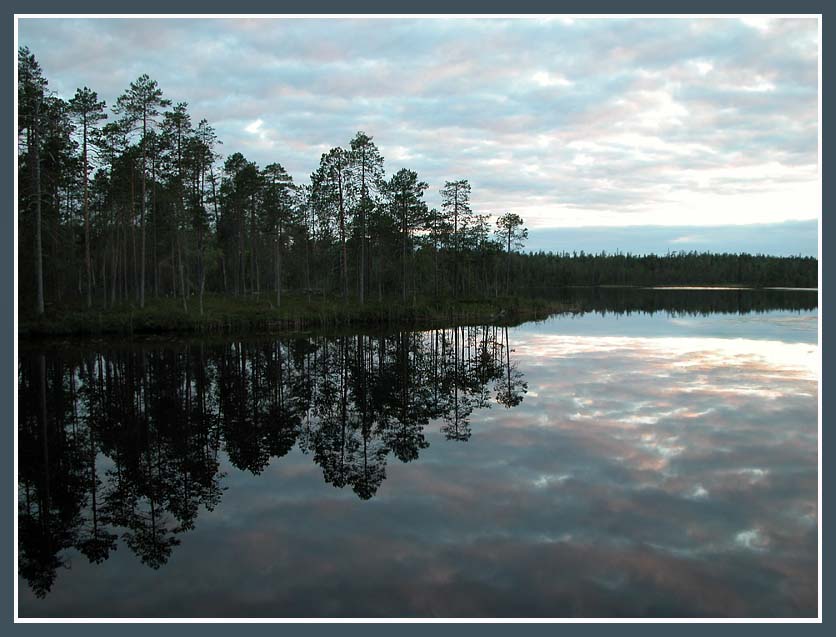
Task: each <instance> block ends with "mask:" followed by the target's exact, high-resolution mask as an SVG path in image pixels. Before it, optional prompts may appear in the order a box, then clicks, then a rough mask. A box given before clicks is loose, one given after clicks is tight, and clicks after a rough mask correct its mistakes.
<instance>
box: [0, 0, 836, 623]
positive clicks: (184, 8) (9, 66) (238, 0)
mask: <svg viewBox="0 0 836 637" xmlns="http://www.w3.org/2000/svg"><path fill="white" fill-rule="evenodd" d="M827 4H828V3H827V2H825V1H824V0H790V1H788V0H760V1H754V0H702V1H694V0H681V1H676V2H674V1H663V0H633V1H632V2H630V1H627V0H620V1H619V0H560V1H557V2H549V1H548V0H516V1H515V2H513V3H510V2H502V1H500V0H481V1H479V0H424V1H423V2H415V1H413V2H409V3H400V2H394V1H393V0H388V1H386V0H355V1H354V2H339V1H337V0H306V1H305V2H302V3H292V2H267V1H258V0H235V1H234V2H230V1H228V0H201V1H199V2H197V1H186V0H144V1H142V2H140V1H138V0H119V1H110V2H108V1H106V0H75V1H73V2H67V1H66V0H64V1H62V0H29V1H28V2H27V1H23V0H12V1H11V2H5V1H4V2H3V5H4V6H3V8H4V11H3V15H2V31H0V33H2V36H0V40H1V41H3V42H5V47H6V51H8V52H9V54H10V57H9V58H5V60H4V63H3V66H2V68H0V76H1V77H2V86H3V88H4V94H5V95H4V99H3V101H2V102H0V107H2V121H3V124H4V125H3V129H2V132H0V139H2V147H3V148H4V149H5V151H4V152H2V153H0V162H2V163H0V166H2V171H0V178H1V179H2V182H0V186H1V188H0V193H3V200H4V202H5V210H4V211H3V212H2V213H0V294H1V295H2V299H3V303H2V305H0V355H2V356H0V358H2V365H0V476H1V477H0V485H2V486H0V518H2V521H0V631H2V632H3V633H4V634H6V631H7V630H12V631H14V634H27V635H37V634H46V633H59V632H60V634H62V635H69V636H70V637H73V636H75V635H85V636H87V635H93V634H96V635H107V634H111V633H112V632H113V631H114V629H116V630H118V632H119V633H120V637H121V636H122V635H125V636H128V635H148V634H149V633H153V634H154V635H155V636H156V635H157V634H159V632H160V631H164V632H170V633H178V634H193V635H200V636H201V637H203V636H206V635H218V636H220V635H225V634H226V633H227V632H228V631H229V630H230V628H229V627H228V626H227V625H225V624H220V623H204V624H166V625H160V624H155V625H150V624H145V625H143V624H138V625H129V624H122V625H120V626H118V627H115V626H113V625H112V624H13V618H14V611H15V609H14V582H15V580H16V579H17V573H16V572H15V571H14V561H13V555H14V552H15V551H16V547H15V546H14V529H13V527H14V508H13V507H15V506H17V504H16V502H15V501H14V498H13V493H14V428H15V427H16V426H17V423H16V422H15V421H14V392H16V390H17V385H16V376H17V374H16V367H17V361H16V360H14V339H15V328H14V241H15V236H14V210H15V201H14V184H13V180H14V167H13V163H12V162H13V161H15V160H16V155H13V154H12V153H11V149H12V148H13V145H14V137H13V135H14V133H13V132H12V131H13V125H14V122H13V121H12V120H13V119H14V93H13V91H14V90H15V87H14V71H13V64H14V60H15V59H16V57H17V51H16V50H15V49H14V15H15V14H16V13H17V14H22V13H28V14H35V13H73V14H84V13H113V14H118V13H238V14H240V13H393V14H396V13H584V14H589V13H630V14H641V13H665V14H670V13H693V14H713V13H716V14H722V13H791V14H821V15H822V40H821V41H822V59H821V68H822V83H821V103H822V113H821V115H822V117H821V121H820V123H819V126H820V130H821V133H822V140H821V141H822V146H821V151H822V155H821V156H822V163H821V166H822V215H821V217H822V224H821V233H822V234H821V245H822V249H821V250H820V251H819V260H820V263H821V271H822V275H821V280H820V281H819V288H820V290H822V295H821V296H822V301H821V303H820V306H819V313H820V316H821V317H822V338H821V339H820V341H819V343H820V346H822V347H824V342H825V339H824V338H823V336H824V334H823V333H824V331H825V329H826V328H828V327H830V324H831V323H836V320H830V316H829V314H830V312H829V310H830V307H831V305H830V303H829V302H828V301H827V299H828V298H829V295H828V294H826V293H827V292H828V289H827V288H828V287H833V286H832V283H831V282H832V281H833V279H831V278H830V276H829V274H830V271H831V270H833V269H834V268H833V267H831V265H830V262H829V261H828V260H827V259H825V250H824V248H825V247H826V246H828V245H830V244H831V239H832V238H833V237H834V234H836V231H834V230H833V228H834V227H836V226H833V225H831V224H829V223H825V221H826V219H825V212H824V211H825V203H824V202H825V201H826V200H827V194H828V193H829V192H832V190H833V187H832V185H831V182H829V181H828V179H827V173H826V172H825V170H824V166H826V165H827V164H826V153H825V148H826V147H827V146H828V144H827V142H828V140H830V141H832V140H833V128H824V127H823V120H824V113H825V112H826V111H825V110H824V107H825V105H826V104H832V100H831V99H830V98H831V96H832V93H833V83H832V79H833V73H832V72H830V69H832V68H833V67H832V66H831V65H829V64H827V62H832V61H833V55H832V54H831V53H830V49H829V48H828V47H827V46H826V44H827V43H828V42H834V41H836V40H835V39H834V37H828V34H830V35H831V36H833V33H834V29H833V28H832V22H830V21H829V20H828V16H827V15H826V11H825V8H826V5H827ZM829 4H830V5H831V7H833V6H836V5H834V4H833V3H829ZM831 12H832V13H831V16H836V12H833V9H832V8H831ZM831 19H833V18H832V17H831ZM21 248H23V249H25V246H21ZM824 282H828V285H825V284H824ZM835 359H836V355H833V348H832V347H828V348H826V349H822V385H821V396H822V430H823V433H822V458H823V459H824V458H825V457H829V458H833V457H834V453H836V452H834V447H835V446H836V445H834V442H833V440H834V436H833V435H828V433H829V432H827V431H826V430H827V426H828V418H827V416H828V415H829V414H830V413H832V409H831V407H832V405H833V400H832V396H833V394H831V393H830V391H829V389H830V382H829V380H830V379H831V378H832V374H831V372H832V371H833V369H834V360H835ZM822 471H823V475H822V517H821V523H822V540H824V538H826V537H828V529H831V528H832V524H829V523H830V521H831V520H832V517H833V500H834V498H833V493H834V488H836V487H834V480H836V478H834V469H833V467H832V466H830V465H828V464H826V463H825V462H824V460H823V461H822ZM823 544H824V541H823V542H822V545H823ZM822 559H823V563H822V608H821V610H820V613H821V617H822V619H823V622H822V624H818V623H816V624H792V625H789V624H775V623H762V624H745V623H744V624H741V623H734V624H732V623H729V624H712V625H709V624H678V625H670V624H663V623H658V624H620V625H614V624H600V623H597V624H583V625H582V624H562V625H555V624H552V625H545V624H514V625H497V624H411V625H410V624H399V625H392V624H281V625H264V624H246V625H242V626H241V628H243V629H244V630H248V631H251V632H258V633H262V634H268V631H269V632H270V634H273V635H275V634H277V632H278V631H280V632H281V634H282V635H283V636H284V635H304V636H305V637H307V636H316V635H319V634H323V633H327V634H340V635H341V636H342V637H354V636H357V637H360V636H364V637H366V636H370V635H387V636H391V634H392V632H394V631H396V632H397V635H398V637H412V636H413V635H417V634H425V633H429V632H432V633H433V634H436V633H447V634H455V635H456V636H457V637H466V636H467V635H468V634H474V635H479V637H493V636H494V635H496V636H499V635H503V636H504V635H507V634H509V632H513V633H515V634H516V633H522V634H525V635H546V634H549V635H553V634H555V633H557V632H558V631H559V632H561V633H567V632H570V633H575V634H584V635H591V634H600V633H614V632H616V631H617V632H618V634H619V635H623V634H625V633H626V634H627V635H630V634H635V635H642V636H644V635H648V634H658V635H662V634H669V633H670V632H671V631H673V632H675V634H676V635H677V637H685V636H686V635H702V634H705V633H709V632H710V633H712V635H717V634H718V633H726V634H734V635H735V636H736V637H737V636H740V635H742V636H743V637H745V636H746V635H747V634H751V635H757V636H758V637H769V636H771V635H778V634H781V635H783V634H787V633H790V632H792V633H793V634H795V633H798V632H800V633H801V634H812V633H815V634H823V631H824V630H825V628H824V626H826V625H828V624H834V625H836V621H834V620H833V616H834V615H833V613H836V600H834V595H833V572H834V559H833V553H832V552H830V551H828V550H827V547H823V548H822ZM241 628H234V629H233V630H240V629H241ZM832 630H833V627H832V626H831V629H830V630H828V633H831V632H832Z"/></svg>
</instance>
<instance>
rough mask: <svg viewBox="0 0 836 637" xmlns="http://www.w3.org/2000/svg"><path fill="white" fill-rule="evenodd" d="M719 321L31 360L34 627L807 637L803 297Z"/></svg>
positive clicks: (726, 313) (22, 477) (812, 600)
mask: <svg viewBox="0 0 836 637" xmlns="http://www.w3.org/2000/svg"><path fill="white" fill-rule="evenodd" d="M618 294H621V293H618ZM695 294H696V295H697V297H700V296H702V297H703V299H704V300H705V303H702V304H701V303H700V302H699V299H696V300H695V297H694V295H695ZM717 294H721V293H711V294H707V293H706V294H697V293H696V292H693V291H692V292H690V293H688V296H681V299H683V298H684V299H687V301H681V299H680V302H679V305H676V304H669V311H666V310H665V309H664V308H663V307H657V306H655V305H654V306H653V307H650V308H648V307H647V305H646V303H645V302H644V301H642V303H641V304H640V305H641V307H638V306H633V307H632V308H631V307H629V304H628V306H626V307H625V305H624V304H623V303H621V302H620V301H619V302H613V303H611V304H609V305H608V304H607V303H606V302H604V301H602V300H601V299H598V300H597V301H593V300H590V301H589V305H590V306H591V307H589V308H588V309H589V310H590V311H589V312H587V313H584V314H577V315H574V316H559V317H553V318H551V319H549V320H547V321H544V322H538V323H527V324H523V325H520V326H517V327H511V328H505V327H498V326H482V327H460V328H448V329H443V330H442V329H439V330H431V331H424V332H403V331H402V332H390V333H373V334H368V333H366V334H348V335H324V334H323V335H319V334H309V335H301V336H296V337H290V338H247V339H243V340H242V339H206V340H199V339H198V340H179V339H156V340H146V341H142V342H139V341H138V342H131V343H113V342H110V341H73V342H62V343H57V344H52V345H49V346H46V345H38V344H27V343H21V347H20V358H19V370H18V378H19V421H18V444H19V452H18V453H19V455H18V459H19V481H18V485H19V491H18V516H19V522H18V524H19V526H18V533H19V552H18V558H19V582H18V585H19V614H20V615H21V616H22V617H37V616H53V617H112V616H123V617H168V616H184V617H199V616H210V617H247V616H267V617H317V616H330V617H350V616H360V617H372V616H395V617H413V616H416V617H436V616H438V617H455V616H471V617H480V616H493V617H509V616H531V617H536V616H545V617H566V616H581V617H596V616H610V617H628V616H815V615H816V611H817V609H816V604H817V400H818V381H817V379H818V349H817V311H816V309H815V295H814V294H813V295H812V296H810V295H809V294H806V293H794V294H795V296H794V295H793V293H789V292H787V293H784V294H785V296H784V297H781V298H782V299H783V300H781V301H775V300H774V298H773V299H772V300H769V301H768V302H764V301H763V299H761V300H760V301H755V302H754V304H753V302H749V301H747V302H746V303H744V305H742V306H741V305H740V303H739V302H731V303H729V299H728V295H727V297H726V299H725V300H722V299H721V300H720V301H717V300H716V299H714V300H712V301H711V302H710V303H709V302H708V299H709V296H711V297H712V298H713V296H715V295H717ZM730 294H738V293H737V292H730ZM750 294H751V295H754V296H757V293H750ZM770 298H772V297H770ZM787 299H789V300H787ZM657 300H658V299H657ZM683 303H685V306H683V305H682V304H683ZM596 304H597V305H596ZM663 305H664V304H663ZM607 307H611V308H614V309H615V310H616V312H615V313H613V312H612V310H610V311H607ZM700 307H702V308H703V310H702V312H701V311H700V309H699V308H700ZM770 308H771V309H770ZM647 309H651V310H655V311H654V312H652V313H649V312H646V311H643V310H647ZM660 310H661V311H660ZM752 310H756V311H752Z"/></svg>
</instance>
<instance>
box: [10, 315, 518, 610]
mask: <svg viewBox="0 0 836 637" xmlns="http://www.w3.org/2000/svg"><path fill="white" fill-rule="evenodd" d="M512 351H513V350H512V349H511V348H510V346H509V341H508V328H503V327H494V326H488V327H457V328H452V329H445V330H435V331H431V332H399V333H395V334H389V335H385V336H370V335H364V334H358V335H352V336H338V337H325V336H314V337H304V338H302V337H297V338H289V339H282V340H271V341H262V342H246V341H230V342H226V343H224V344H222V345H209V344H207V343H203V342H196V343H183V344H175V345H167V346H166V347H160V346H155V345H152V344H142V343H139V344H134V345H131V346H126V347H110V348H108V347H102V348H101V349H99V350H98V351H95V350H94V349H92V348H91V349H86V350H84V351H82V352H76V351H69V350H64V349H60V350H55V351H50V352H48V353H44V352H42V351H38V352H31V353H26V352H21V355H20V359H19V370H18V399H19V403H18V404H19V421H18V454H19V455H18V458H19V464H18V466H19V481H18V485H19V489H18V493H19V497H18V514H19V516H18V533H19V535H18V537H19V570H20V574H21V575H22V576H23V577H24V578H25V579H26V580H27V582H28V583H29V586H30V587H31V588H32V590H33V591H34V592H35V593H36V594H37V595H38V596H40V597H44V596H45V595H46V594H47V593H48V592H49V590H50V589H51V587H52V585H53V582H54V581H55V577H56V573H57V569H58V568H59V567H61V566H63V565H64V564H65V557H64V555H65V554H66V551H67V550H69V549H72V548H74V549H77V550H78V551H79V552H80V553H81V554H83V555H84V556H85V557H86V558H87V559H88V560H90V562H94V563H100V562H103V561H104V560H106V559H108V557H109V556H110V553H111V552H112V551H114V550H115V549H116V546H117V539H118V538H122V540H123V541H124V543H125V545H127V546H128V547H129V548H130V550H131V551H133V552H134V553H135V554H136V555H137V556H138V557H139V558H140V559H141V560H142V562H143V563H145V564H147V565H148V566H150V567H152V568H155V569H156V568H159V567H160V566H162V565H163V564H165V563H166V562H167V561H168V559H169V557H170V555H171V552H172V550H173V549H174V547H175V546H177V545H178V544H179V543H180V537H181V536H182V534H183V533H184V532H185V531H188V530H190V529H192V528H193V527H194V526H195V522H196V520H197V517H198V514H199V511H200V509H201V507H202V508H204V509H207V510H212V509H213V508H214V507H215V506H216V505H217V504H218V502H219V501H220V499H221V494H222V491H223V489H224V487H222V481H223V478H224V474H223V473H222V472H221V470H220V465H221V463H220V459H219V453H220V452H221V451H223V452H225V453H226V454H227V456H228V458H229V461H230V463H231V464H232V465H233V466H234V467H236V468H238V469H241V470H246V471H249V472H251V473H253V474H259V473H261V472H262V471H264V470H265V468H266V467H267V466H268V465H269V464H270V462H271V461H272V460H273V459H274V458H281V457H282V456H284V455H286V454H287V453H288V452H289V451H290V450H291V449H292V448H293V447H294V445H298V447H299V449H300V450H301V451H302V452H303V453H305V454H308V455H310V456H311V457H312V458H313V460H314V462H315V463H316V464H317V465H319V466H320V467H321V468H322V474H323V477H324V479H325V481H326V482H327V483H330V484H332V485H334V486H335V487H339V488H344V487H350V488H351V489H352V490H353V491H354V492H355V493H356V494H357V496H359V497H360V498H362V499H364V500H367V499H369V498H372V497H373V496H374V495H375V493H376V492H377V490H378V488H379V487H380V485H381V483H382V482H383V480H384V479H385V478H386V464H387V461H388V459H389V457H390V455H391V456H394V458H396V459H397V460H399V461H401V462H410V461H412V460H415V459H417V458H418V456H419V453H420V452H421V450H422V449H426V448H427V447H428V444H429V443H428V442H427V440H426V439H425V436H424V429H425V428H426V427H427V426H428V425H429V424H430V423H431V422H437V423H439V424H440V429H441V431H442V432H443V433H444V435H445V437H446V438H447V439H448V440H453V441H466V440H468V439H469V438H470V436H471V434H472V432H471V427H470V416H471V414H472V412H473V410H474V409H484V408H490V407H491V405H492V404H500V405H504V406H505V407H513V406H516V405H518V404H520V402H521V401H522V400H523V396H524V394H525V393H526V389H527V386H526V383H525V382H524V380H523V377H522V374H521V373H520V372H519V371H518V370H517V369H516V367H515V364H514V362H513V360H512V356H511V353H512Z"/></svg>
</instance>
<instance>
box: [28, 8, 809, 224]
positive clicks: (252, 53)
mask: <svg viewBox="0 0 836 637" xmlns="http://www.w3.org/2000/svg"><path fill="white" fill-rule="evenodd" d="M19 41H20V43H21V44H24V45H27V46H29V47H30V48H31V49H32V51H33V53H34V54H35V55H36V57H37V58H38V60H39V61H40V62H41V64H42V66H43V68H44V71H45V73H46V76H47V78H48V79H49V81H50V86H51V87H52V88H53V89H54V90H55V91H56V92H57V93H59V94H61V95H63V96H65V97H66V96H70V95H71V94H72V93H73V92H74V91H75V88H76V87H78V86H83V85H87V86H90V87H91V88H93V89H94V90H96V91H98V92H99V94H100V96H101V97H102V98H104V99H106V100H107V102H108V104H113V103H114V102H115V99H116V97H118V95H119V94H120V93H122V92H123V91H124V90H125V88H126V87H127V86H128V84H129V83H130V81H132V80H133V79H135V78H136V76H138V75H139V74H141V73H145V72H147V73H148V74H149V75H151V76H152V77H153V78H155V79H157V80H158V81H159V83H160V86H161V88H162V89H163V91H164V92H165V94H166V95H167V96H168V97H171V98H172V99H174V100H175V101H180V100H184V101H188V102H190V108H191V110H192V111H193V115H194V118H195V119H200V118H203V117H205V118H207V119H208V120H209V121H210V122H211V123H212V124H213V125H214V126H215V127H216V129H217V131H218V134H219V136H220V138H221V139H222V140H223V142H224V146H223V147H222V150H223V151H224V152H235V151H238V150H240V151H242V152H244V153H245V154H246V155H247V156H248V158H250V159H253V160H255V161H257V162H258V163H259V164H261V165H265V164H267V163H270V162H273V161H280V162H281V163H282V164H283V165H284V166H286V167H287V168H288V170H289V171H290V172H291V174H292V175H293V176H294V177H295V179H296V180H297V181H304V180H305V179H306V176H307V175H309V174H310V173H311V172H312V171H313V170H314V168H315V167H316V165H317V162H318V161H319V156H320V154H321V153H322V151H323V150H324V149H327V148H329V147H332V146H337V145H343V146H345V145H347V144H348V142H349V140H350V139H351V137H352V136H353V134H354V133H355V132H356V131H357V130H365V131H366V132H367V133H369V134H371V135H373V136H374V138H375V141H376V142H377V143H378V145H379V146H380V148H381V150H382V153H383V155H384V157H386V158H387V159H388V160H389V163H390V164H398V162H407V163H408V166H409V167H410V168H412V169H414V170H417V171H418V173H419V175H420V176H421V177H422V179H424V180H426V181H428V182H429V183H430V190H429V191H428V194H427V198H428V201H429V203H430V204H431V205H438V204H439V200H440V197H439V194H438V190H439V188H440V187H441V186H442V185H443V183H444V181H445V180H447V179H457V178H468V179H470V181H471V183H472V185H473V204H474V207H475V208H476V209H478V210H479V211H481V212H489V213H498V212H501V211H503V210H508V209H513V210H516V211H518V212H519V213H520V214H522V215H523V216H524V217H525V218H526V221H527V222H528V225H529V227H532V228H535V227H558V226H567V225H569V226H571V225H578V224H579V220H582V222H583V224H582V225H600V226H613V225H622V226H623V225H637V224H638V225H661V224H665V225H691V224H693V225H702V224H705V223H709V224H715V225H716V224H718V223H722V222H728V220H729V219H734V220H735V223H755V222H765V221H770V222H779V221H786V220H790V219H796V220H797V219H814V218H816V216H817V214H818V210H819V202H818V186H817V179H818V163H817V162H818V153H817V151H818V48H819V42H818V25H817V21H816V20H815V19H808V18H799V19H788V18H787V19H785V18H781V19H763V18H760V17H754V18H752V19H749V18H746V19H744V20H734V19H619V20H614V19H613V20H610V19H576V20H561V19H555V20H539V19H497V20H477V19H465V20H430V19H427V20H420V19H375V20H371V19H368V20H365V19H353V20H327V19H293V20H290V19H285V20H281V19H83V18H73V19H67V18H61V19H37V20H35V19H21V20H20V22H19ZM257 122H261V123H260V124H256V123H257ZM400 167H401V166H400V165H388V168H389V170H390V171H393V170H396V169H397V168H400Z"/></svg>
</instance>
